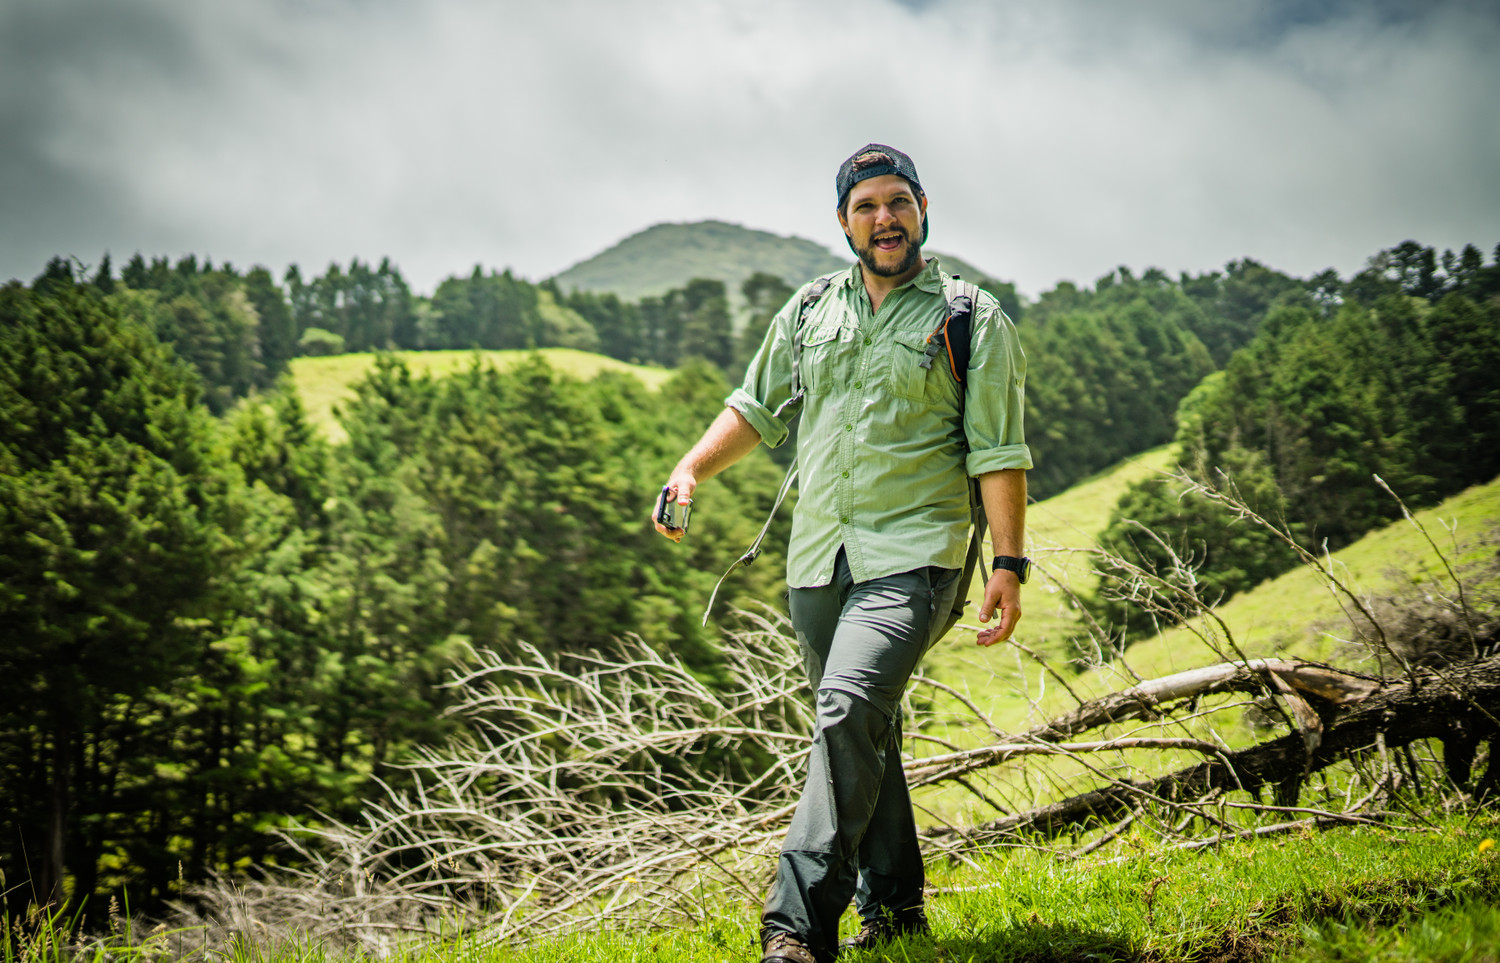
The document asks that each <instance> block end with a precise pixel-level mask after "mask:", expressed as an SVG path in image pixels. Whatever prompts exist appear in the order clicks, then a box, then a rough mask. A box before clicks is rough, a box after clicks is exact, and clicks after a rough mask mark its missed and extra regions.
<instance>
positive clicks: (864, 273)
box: [859, 255, 927, 313]
mask: <svg viewBox="0 0 1500 963" xmlns="http://www.w3.org/2000/svg"><path fill="white" fill-rule="evenodd" d="M926 267H927V259H926V258H925V257H921V256H920V255H919V256H918V257H917V263H916V264H914V265H912V267H911V269H910V270H909V271H905V272H903V273H901V274H897V275H893V276H891V277H885V276H884V275H880V274H876V273H875V272H874V271H870V270H867V269H866V268H865V266H864V265H863V264H861V265H860V266H859V273H860V276H861V277H862V278H864V282H865V294H867V295H869V296H870V311H871V313H874V312H876V311H879V310H880V305H881V303H882V302H884V301H885V296H886V295H887V294H890V293H891V292H892V291H894V290H896V289H897V288H899V287H900V286H901V285H903V284H905V283H906V282H907V281H910V280H911V279H912V278H914V277H916V276H917V275H918V274H921V273H922V270H923V269H924V268H926Z"/></svg>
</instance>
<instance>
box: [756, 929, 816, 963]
mask: <svg viewBox="0 0 1500 963" xmlns="http://www.w3.org/2000/svg"><path fill="white" fill-rule="evenodd" d="M760 963H818V960H817V957H815V956H813V952H812V950H810V949H808V948H807V944H806V943H804V942H802V941H801V940H799V939H797V937H795V936H793V935H792V934H790V933H780V932H776V933H772V934H771V935H769V936H767V937H766V938H765V941H764V942H762V943H761V952H760Z"/></svg>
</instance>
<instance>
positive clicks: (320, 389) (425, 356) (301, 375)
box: [290, 348, 671, 442]
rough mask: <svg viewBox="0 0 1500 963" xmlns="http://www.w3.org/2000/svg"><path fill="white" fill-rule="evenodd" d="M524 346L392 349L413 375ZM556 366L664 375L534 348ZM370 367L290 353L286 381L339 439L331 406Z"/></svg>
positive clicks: (496, 360)
mask: <svg viewBox="0 0 1500 963" xmlns="http://www.w3.org/2000/svg"><path fill="white" fill-rule="evenodd" d="M530 353H531V352H529V351H397V352H395V354H396V355H397V356H398V357H399V358H400V359H401V360H402V361H404V362H405V363H406V365H407V366H408V367H409V368H411V371H412V374H414V375H425V374H430V375H433V376H434V377H441V376H442V375H448V374H452V373H453V372H455V371H460V370H462V369H465V368H467V367H468V366H469V365H471V364H473V363H474V362H475V360H476V359H478V361H479V363H480V364H483V365H487V366H490V367H495V368H502V369H503V368H509V367H511V366H513V365H515V364H517V363H519V362H520V361H521V360H522V359H523V358H525V357H526V356H527V355H529V354H530ZM537 353H538V354H540V355H541V356H542V357H544V358H546V359H547V363H548V364H550V365H551V366H552V367H553V368H555V369H557V370H558V371H560V372H562V373H564V374H568V375H572V376H573V377H575V378H582V379H585V380H586V379H588V378H592V377H593V376H594V375H596V374H598V373H599V372H600V371H605V370H608V371H623V372H628V373H630V374H633V375H635V376H636V377H637V378H640V379H641V381H643V382H645V384H646V387H648V388H657V387H660V386H661V383H662V382H663V381H665V380H667V378H668V377H670V375H671V372H669V371H667V370H666V369H664V368H651V367H646V366H644V365H635V364H626V363H625V362H623V361H616V360H615V359H614V358H606V357H605V356H604V355H602V354H591V353H590V352H587V351H576V350H574V349H572V348H543V349H541V350H539V351H538V352H537ZM374 367H375V355H374V354H371V353H368V352H365V353H361V354H340V355H333V356H330V357H322V358H295V359H293V360H292V363H291V365H290V370H291V375H292V385H293V386H294V387H295V388H296V389H297V395H298V396H299V397H300V398H301V399H302V405H303V407H304V408H306V409H307V417H308V419H309V420H310V421H311V422H312V423H313V425H314V426H316V427H317V428H318V429H319V430H320V431H322V432H323V434H324V436H325V437H326V438H328V439H329V440H330V441H334V442H342V441H343V440H344V429H343V427H342V426H341V425H340V424H339V420H338V418H337V417H336V416H335V415H334V406H336V405H337V404H338V403H339V402H341V401H344V400H346V399H349V398H352V397H353V396H354V391H353V388H354V384H355V383H356V382H357V381H359V380H360V379H361V378H363V377H364V376H365V375H366V374H368V373H369V372H370V370H371V369H372V368H374Z"/></svg>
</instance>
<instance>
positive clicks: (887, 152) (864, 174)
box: [834, 144, 927, 246]
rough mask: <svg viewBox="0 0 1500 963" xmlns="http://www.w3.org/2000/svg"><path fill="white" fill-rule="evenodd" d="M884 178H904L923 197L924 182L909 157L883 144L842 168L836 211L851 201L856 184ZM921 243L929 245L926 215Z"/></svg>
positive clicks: (858, 153) (856, 154) (867, 148)
mask: <svg viewBox="0 0 1500 963" xmlns="http://www.w3.org/2000/svg"><path fill="white" fill-rule="evenodd" d="M884 174H895V175H896V176H897V177H902V178H905V179H906V182H907V183H908V184H910V185H911V189H912V190H913V191H914V192H915V193H916V195H917V196H918V197H923V196H924V192H923V190H922V182H921V181H920V180H918V179H917V165H916V164H913V163H912V162H911V158H910V157H907V156H906V155H905V154H903V153H901V152H900V151H899V150H897V149H896V148H894V147H887V146H886V145H884V144H866V145H865V146H863V147H861V148H860V149H859V150H857V151H855V152H854V154H853V155H852V156H850V158H849V159H848V160H846V161H844V163H843V164H841V165H840V166H839V173H838V177H836V178H835V179H834V187H835V189H837V191H838V195H839V202H838V204H837V205H836V209H837V210H839V211H841V212H842V211H843V209H844V204H845V203H846V202H847V201H848V200H849V192H850V191H852V190H854V185H855V184H858V183H859V182H860V181H864V180H869V179H870V178H872V177H880V176H881V175H884ZM922 243H923V244H926V243H927V215H926V214H923V215H922ZM851 246H852V245H851Z"/></svg>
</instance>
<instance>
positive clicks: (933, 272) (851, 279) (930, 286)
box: [840, 254, 943, 294]
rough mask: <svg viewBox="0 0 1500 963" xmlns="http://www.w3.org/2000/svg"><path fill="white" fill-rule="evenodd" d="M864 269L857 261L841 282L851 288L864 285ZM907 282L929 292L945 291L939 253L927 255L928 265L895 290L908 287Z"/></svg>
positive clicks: (939, 292) (938, 292)
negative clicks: (862, 272)
mask: <svg viewBox="0 0 1500 963" xmlns="http://www.w3.org/2000/svg"><path fill="white" fill-rule="evenodd" d="M863 270H864V269H863V268H862V267H861V266H860V263H859V262H858V261H855V262H854V264H853V265H851V266H850V268H849V270H847V271H845V272H844V276H843V277H842V278H841V279H840V283H841V284H843V285H844V287H846V288H849V289H851V290H853V289H855V288H856V287H857V286H862V285H863V284H864V280H863V277H864V276H863V275H862V274H861V273H860V272H861V271H863ZM907 284H909V285H911V286H912V287H914V288H917V289H918V290H922V291H926V292H927V293H929V294H941V293H942V292H943V269H942V268H941V267H940V266H939V265H938V258H937V255H936V254H929V255H928V256H927V265H926V266H925V267H924V268H922V270H920V271H918V272H917V276H916V277H914V278H912V279H911V280H910V281H907V282H906V284H903V285H901V287H898V288H896V289H895V290H897V291H899V290H901V288H904V287H906V285H907Z"/></svg>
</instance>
